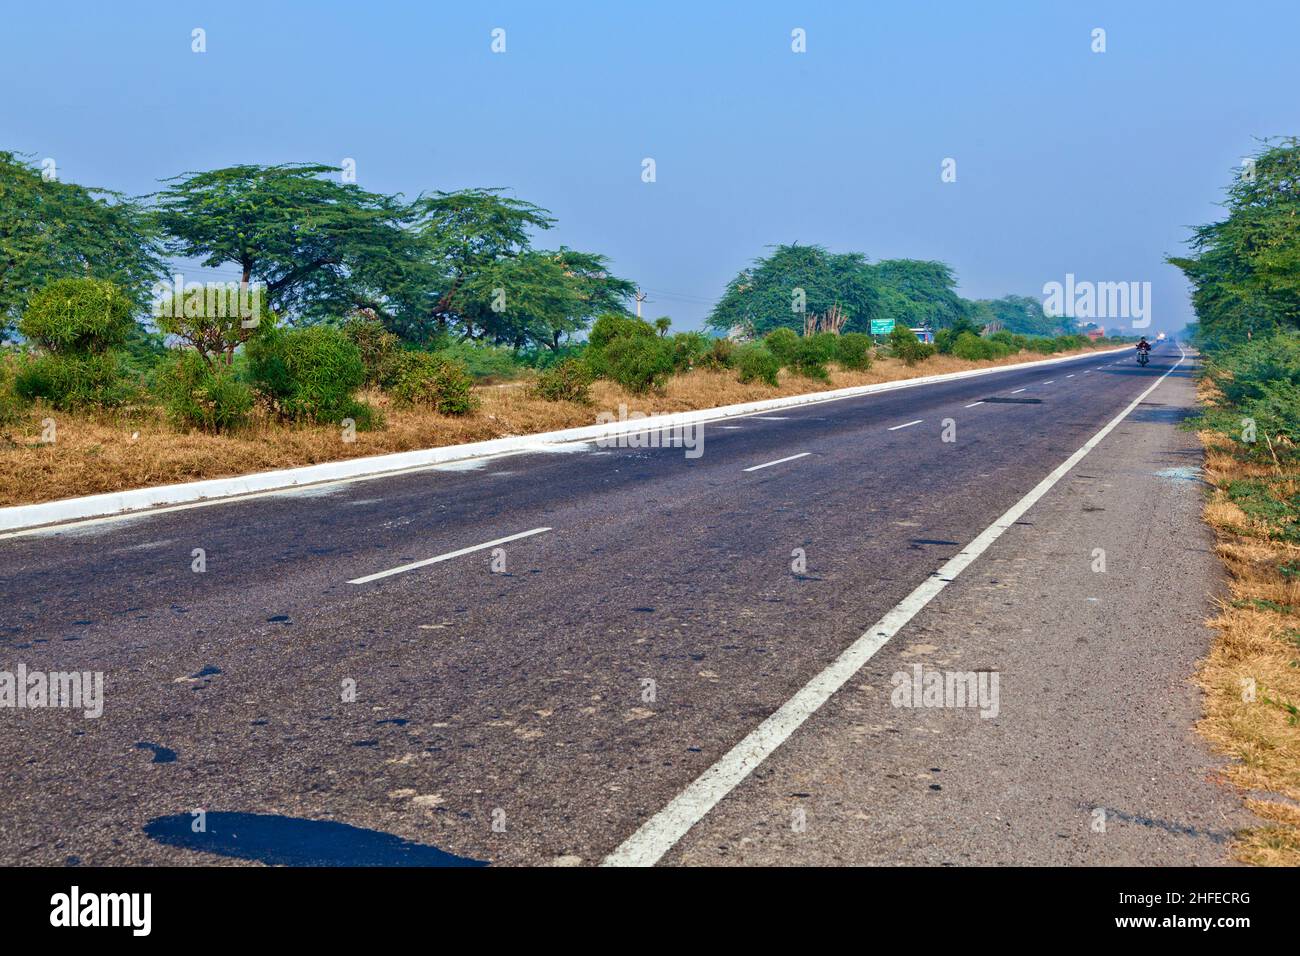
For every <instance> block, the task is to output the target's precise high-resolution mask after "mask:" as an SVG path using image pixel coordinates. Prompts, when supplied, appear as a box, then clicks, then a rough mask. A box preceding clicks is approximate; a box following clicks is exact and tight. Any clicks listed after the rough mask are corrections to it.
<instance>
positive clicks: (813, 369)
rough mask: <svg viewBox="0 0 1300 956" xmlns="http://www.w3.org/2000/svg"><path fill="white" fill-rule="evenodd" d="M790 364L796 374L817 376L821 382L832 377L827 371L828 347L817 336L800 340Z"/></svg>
mask: <svg viewBox="0 0 1300 956" xmlns="http://www.w3.org/2000/svg"><path fill="white" fill-rule="evenodd" d="M831 337H832V338H834V336H831ZM789 365H790V367H791V368H792V369H793V370H794V371H795V373H796V374H798V375H802V376H804V377H805V378H815V379H817V380H818V381H821V382H824V381H826V380H827V379H829V378H830V373H829V372H827V371H826V348H825V346H824V345H823V344H822V343H819V342H818V341H817V340H816V338H815V337H813V338H804V339H800V340H799V341H798V343H797V344H796V345H795V347H794V354H793V355H792V356H791V359H790V362H789Z"/></svg>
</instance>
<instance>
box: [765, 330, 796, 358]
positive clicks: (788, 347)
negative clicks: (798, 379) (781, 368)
mask: <svg viewBox="0 0 1300 956" xmlns="http://www.w3.org/2000/svg"><path fill="white" fill-rule="evenodd" d="M763 345H764V346H766V347H767V350H768V351H769V352H771V353H772V354H773V355H775V356H776V357H777V358H778V359H780V361H781V364H782V365H789V364H791V363H792V362H793V361H794V352H795V349H797V348H798V347H799V336H798V334H796V332H795V331H794V329H784V328H782V329H773V330H772V331H771V332H768V333H767V336H766V338H764V339H763Z"/></svg>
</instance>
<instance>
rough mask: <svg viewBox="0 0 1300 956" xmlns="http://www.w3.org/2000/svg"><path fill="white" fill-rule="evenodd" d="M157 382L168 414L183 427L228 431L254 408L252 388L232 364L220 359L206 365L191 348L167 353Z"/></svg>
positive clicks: (245, 418) (175, 422)
mask: <svg viewBox="0 0 1300 956" xmlns="http://www.w3.org/2000/svg"><path fill="white" fill-rule="evenodd" d="M157 382H158V393H159V395H160V397H161V398H162V400H163V406H164V407H165V408H166V410H167V416H168V417H169V418H170V419H171V420H172V423H173V424H175V425H179V426H181V427H183V428H198V429H200V430H202V431H205V432H224V431H229V430H230V429H233V428H238V427H239V426H241V425H243V424H245V423H246V422H247V421H248V414H249V412H251V411H252V410H253V400H254V396H253V390H252V389H251V388H249V386H248V385H247V384H246V383H244V382H242V381H240V380H239V377H238V375H237V374H236V372H235V370H234V368H232V367H231V366H229V365H226V364H225V363H223V362H218V363H216V364H214V365H209V364H208V363H207V362H205V361H204V360H203V356H201V355H200V354H199V353H198V352H196V351H194V350H193V349H184V350H180V351H176V352H174V353H173V354H172V355H171V356H169V357H168V359H167V361H166V362H165V363H164V364H163V366H162V368H161V369H160V370H159V373H158V379H157Z"/></svg>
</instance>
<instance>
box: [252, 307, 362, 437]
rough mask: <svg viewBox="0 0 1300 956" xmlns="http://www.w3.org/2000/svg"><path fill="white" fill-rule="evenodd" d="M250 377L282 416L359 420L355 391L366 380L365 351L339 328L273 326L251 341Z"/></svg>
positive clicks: (304, 419) (318, 419)
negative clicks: (356, 412)
mask: <svg viewBox="0 0 1300 956" xmlns="http://www.w3.org/2000/svg"><path fill="white" fill-rule="evenodd" d="M247 349H248V367H249V375H250V377H251V378H252V382H253V385H254V387H255V388H256V389H257V391H258V392H259V393H260V394H261V395H262V396H263V397H264V398H266V399H267V400H269V401H270V402H272V403H273V404H274V405H275V407H276V409H277V410H278V411H279V413H280V414H281V415H283V416H284V417H286V418H290V419H294V420H299V421H314V422H337V421H341V420H342V419H344V418H355V417H356V416H355V415H354V414H352V413H353V412H355V411H356V407H357V402H356V400H355V399H354V398H353V394H352V393H353V392H355V391H356V390H357V389H358V388H360V387H361V385H362V384H363V383H364V382H365V378H366V368H365V365H364V364H363V363H362V361H361V351H360V349H358V348H357V347H356V345H354V344H353V343H352V341H351V340H350V339H349V338H348V337H347V336H346V335H345V334H344V333H343V332H342V331H340V330H339V329H336V328H331V327H330V326H326V325H313V326H308V327H307V328H302V329H281V328H275V327H271V328H268V329H266V330H265V331H264V332H263V333H262V334H260V335H258V336H257V337H256V338H253V339H251V340H250V341H249V343H248V346H247Z"/></svg>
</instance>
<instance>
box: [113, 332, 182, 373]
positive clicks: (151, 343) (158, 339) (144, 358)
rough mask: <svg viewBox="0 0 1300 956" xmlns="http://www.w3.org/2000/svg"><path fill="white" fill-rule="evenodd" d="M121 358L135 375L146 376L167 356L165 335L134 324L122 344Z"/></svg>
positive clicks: (169, 350) (168, 350)
mask: <svg viewBox="0 0 1300 956" xmlns="http://www.w3.org/2000/svg"><path fill="white" fill-rule="evenodd" d="M121 351H122V358H123V360H124V361H125V363H126V367H127V368H128V369H129V370H130V371H131V372H132V373H133V374H135V375H137V376H146V375H148V374H149V373H151V372H153V371H154V370H155V369H157V368H158V366H159V365H161V364H162V363H163V362H164V361H165V360H166V359H167V357H168V356H169V354H170V352H171V349H169V348H167V336H165V335H163V334H162V333H161V332H149V331H147V330H146V329H145V328H144V326H142V325H139V324H138V323H137V324H135V325H134V326H133V327H132V329H131V331H130V333H129V334H128V335H127V337H126V342H125V343H123V345H122V350H121Z"/></svg>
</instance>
